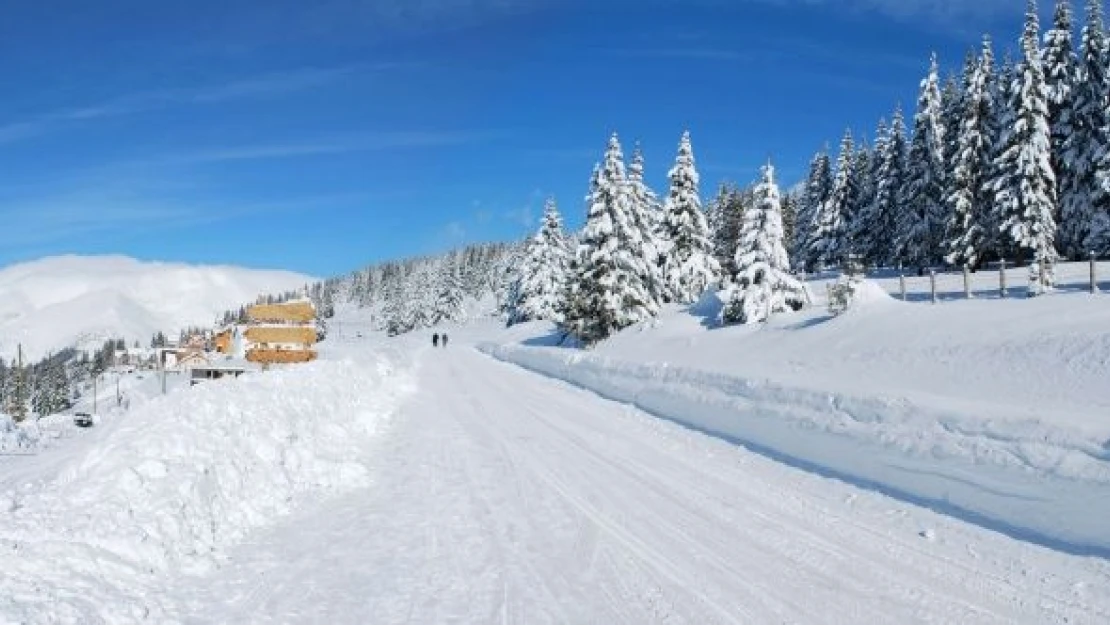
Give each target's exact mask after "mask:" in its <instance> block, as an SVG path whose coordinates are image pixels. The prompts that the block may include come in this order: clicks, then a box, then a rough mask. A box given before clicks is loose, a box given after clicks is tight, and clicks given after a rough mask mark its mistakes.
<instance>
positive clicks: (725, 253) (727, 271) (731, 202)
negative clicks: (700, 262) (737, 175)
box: [705, 183, 744, 278]
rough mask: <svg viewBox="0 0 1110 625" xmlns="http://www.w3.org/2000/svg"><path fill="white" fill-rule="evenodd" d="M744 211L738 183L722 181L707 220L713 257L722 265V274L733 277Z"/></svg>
mask: <svg viewBox="0 0 1110 625" xmlns="http://www.w3.org/2000/svg"><path fill="white" fill-rule="evenodd" d="M743 218H744V213H743V211H742V210H741V207H740V190H739V189H737V188H736V185H733V184H730V183H722V184H721V186H720V187H719V188H718V189H717V196H716V197H714V198H713V199H712V200H710V202H709V205H708V206H707V207H706V214H705V221H706V225H707V226H708V227H709V235H710V237H711V239H712V242H713V257H714V258H716V259H717V264H718V265H719V266H720V267H721V275H722V276H725V277H729V278H731V276H732V275H734V274H735V272H736V268H735V266H734V265H733V261H734V260H735V259H734V258H733V257H734V256H735V255H736V242H737V241H738V240H739V238H740V223H741V222H742V221H743Z"/></svg>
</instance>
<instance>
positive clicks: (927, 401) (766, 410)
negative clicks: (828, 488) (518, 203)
mask: <svg viewBox="0 0 1110 625" xmlns="http://www.w3.org/2000/svg"><path fill="white" fill-rule="evenodd" d="M1015 278H1016V276H1015ZM877 284H878V285H881V286H885V287H887V288H889V289H891V290H896V289H897V288H898V286H897V280H896V279H895V280H884V281H880V282H878V283H877ZM816 286H817V288H815V289H814V291H815V293H816V294H818V295H823V288H820V284H818V285H816ZM961 289H962V287H961ZM961 292H962V291H961ZM926 301H927V300H920V299H919V300H918V301H917V302H915V301H909V302H902V301H900V300H897V299H894V298H892V297H889V296H888V295H887V294H886V293H884V291H883V289H881V288H878V286H876V285H875V284H872V288H870V289H868V290H867V291H866V293H865V294H864V295H863V296H862V297H861V301H860V302H859V303H858V304H857V305H856V306H855V307H854V308H853V309H852V310H851V311H850V312H849V313H848V314H846V315H843V316H841V317H837V318H830V317H829V315H827V313H825V312H824V310H823V308H822V307H821V306H820V304H821V302H818V306H816V307H814V308H813V309H811V310H809V311H807V312H805V313H803V314H798V315H788V316H781V317H779V318H777V319H775V320H773V321H772V322H771V323H769V324H767V325H765V326H762V327H730V328H716V327H714V321H713V320H714V318H715V316H716V314H717V312H718V311H719V309H720V305H721V303H720V301H719V300H718V299H717V298H715V297H707V298H705V299H704V300H703V301H702V302H701V303H699V304H698V305H697V306H694V307H692V309H691V310H682V309H672V310H671V311H670V312H669V313H668V314H666V315H664V316H663V317H662V318H661V319H660V320H659V321H657V322H655V323H653V324H651V326H649V327H644V328H634V329H632V330H629V331H626V332H624V333H622V334H620V335H618V336H617V337H615V338H613V339H612V340H610V341H608V342H606V343H604V344H602V345H600V346H599V347H598V348H597V349H596V350H593V351H592V352H589V353H583V352H580V351H577V350H567V349H558V348H551V347H542V345H543V344H544V343H548V344H550V343H552V342H553V338H554V337H553V334H552V332H551V330H550V328H549V327H548V326H545V325H543V324H536V325H534V326H533V327H532V328H531V329H530V330H528V329H518V330H516V332H517V334H518V335H519V336H521V337H523V338H524V340H523V341H517V342H516V344H508V345H506V344H502V343H504V341H502V342H501V343H499V344H490V345H486V346H485V347H484V348H485V349H486V351H488V352H490V353H492V354H494V355H496V356H497V357H499V358H501V359H504V360H508V361H511V362H515V363H518V364H521V365H524V366H526V367H528V368H530V369H532V370H534V371H537V372H540V373H543V374H545V375H551V376H554V377H558V378H561V379H564V380H568V381H571V382H573V383H575V384H578V385H580V386H583V387H585V388H589V389H591V390H594V391H596V392H599V393H601V394H602V395H603V396H605V397H608V398H611V399H615V400H618V401H622V402H628V403H632V404H634V405H636V406H638V407H640V408H643V409H645V410H648V411H650V412H652V413H654V414H657V415H660V416H664V417H666V418H669V419H673V420H675V421H678V422H680V423H682V424H684V425H687V426H690V427H694V428H697V429H700V430H703V431H708V432H711V433H713V434H716V435H720V436H724V437H726V438H728V439H730V440H734V441H737V442H741V443H744V444H746V445H749V446H751V447H753V448H758V449H760V450H762V451H763V452H765V453H767V454H768V455H772V456H774V457H776V458H779V459H780V460H784V461H787V462H790V463H792V464H795V465H796V466H801V467H805V468H807V469H809V470H815V471H820V472H823V473H825V474H827V475H833V476H836V477H839V478H841V479H847V480H850V481H853V482H855V483H858V484H861V485H865V486H867V487H870V488H878V489H881V490H883V491H885V492H888V493H891V494H895V495H897V496H899V497H903V498H905V499H907V500H911V501H916V502H919V503H925V504H928V505H931V506H934V507H936V508H938V509H941V510H944V511H946V512H950V513H954V514H958V515H960V516H962V517H963V518H966V519H968V520H973V521H975V522H978V523H982V524H983V525H985V526H987V527H991V528H994V529H997V530H1000V531H1005V532H1008V533H1011V534H1013V535H1015V536H1018V537H1021V538H1025V539H1030V540H1035V541H1038V542H1041V543H1043V544H1046V545H1050V546H1053V547H1055V548H1059V549H1065V550H1068V551H1073V552H1076V553H1097V554H1100V555H1103V556H1107V555H1110V525H1108V524H1107V523H1105V521H1104V519H1106V518H1110V420H1108V419H1107V415H1110V385H1108V384H1107V383H1106V381H1107V380H1108V379H1110V334H1108V333H1107V331H1106V329H1107V328H1108V327H1110V295H1104V294H1098V295H1094V296H1092V295H1089V294H1086V293H1082V292H1061V293H1058V294H1055V295H1052V296H1046V297H1043V298H1036V299H1026V298H1024V297H1022V298H1020V299H1008V300H989V299H985V298H978V299H973V300H970V301H967V300H954V301H946V302H943V303H940V304H937V305H933V304H930V303H925V302H926ZM710 328H712V329H710ZM521 333H523V334H521ZM529 334H530V335H529Z"/></svg>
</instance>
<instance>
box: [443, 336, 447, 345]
mask: <svg viewBox="0 0 1110 625" xmlns="http://www.w3.org/2000/svg"><path fill="white" fill-rule="evenodd" d="M443 346H444V347H447V333H446V332H444V333H443Z"/></svg>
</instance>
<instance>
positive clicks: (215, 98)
mask: <svg viewBox="0 0 1110 625" xmlns="http://www.w3.org/2000/svg"><path fill="white" fill-rule="evenodd" d="M392 67H396V65H376V66H364V65H347V66H341V67H326V68H301V69H296V70H290V71H285V72H273V73H267V74H262V75H258V76H248V77H244V78H240V79H237V80H232V81H228V82H223V83H217V84H208V85H202V86H198V87H183V88H172V89H160V90H154V91H140V92H135V93H129V94H123V95H120V96H117V97H114V98H111V99H109V100H106V101H104V102H99V103H96V104H91V105H87V106H83V107H78V108H69V109H62V110H57V111H51V112H47V113H43V114H41V115H38V116H37V117H33V118H31V119H27V120H22V121H18V122H14V123H11V124H8V125H7V126H0V143H11V142H14V141H21V140H25V139H29V138H32V137H35V136H40V135H43V134H46V133H50V132H54V131H57V130H60V129H63V128H65V127H66V126H67V125H71V124H78V123H87V122H91V121H95V120H98V119H104V118H110V117H120V116H125V115H132V114H136V113H142V112H145V111H151V110H156V109H162V108H169V107H173V106H181V105H190V104H197V105H201V104H217V103H221V102H230V101H234V100H244V99H250V98H263V97H271V96H277V95H282V94H287V93H293V92H297V91H303V90H307V89H311V88H315V87H319V86H322V85H325V84H329V83H333V82H337V81H339V80H342V79H343V78H346V77H349V76H351V75H353V74H356V73H362V72H373V71H385V70H387V69H390V68H392Z"/></svg>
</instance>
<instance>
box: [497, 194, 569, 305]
mask: <svg viewBox="0 0 1110 625" xmlns="http://www.w3.org/2000/svg"><path fill="white" fill-rule="evenodd" d="M569 262H570V250H569V249H568V248H567V240H566V236H565V235H564V234H563V220H562V217H561V216H560V215H559V209H558V207H557V206H556V204H555V200H554V199H549V200H547V202H546V203H545V204H544V210H543V223H542V224H541V225H540V229H539V232H537V233H536V235H535V236H534V237H532V238H531V239H530V240H529V241H528V243H527V245H526V246H525V251H524V257H523V258H522V259H521V262H520V265H519V267H517V269H516V279H515V280H514V283H513V289H512V290H513V294H514V297H513V302H512V306H511V310H510V313H509V319H508V322H509V325H513V324H517V323H523V322H526V321H535V320H545V321H553V322H556V323H559V322H561V321H562V315H561V314H560V310H559V304H560V298H562V296H563V293H564V292H565V289H566V282H567V276H568V272H569Z"/></svg>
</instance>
